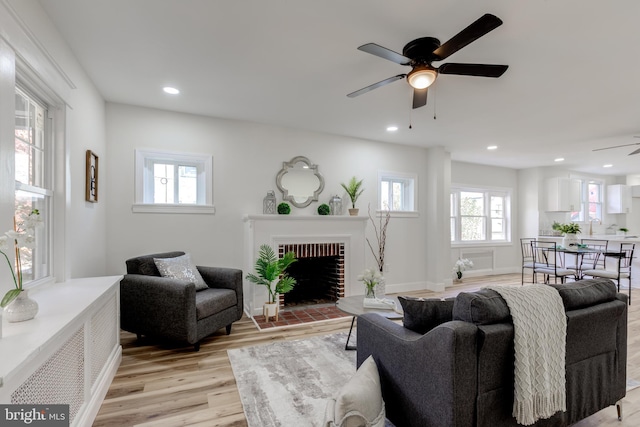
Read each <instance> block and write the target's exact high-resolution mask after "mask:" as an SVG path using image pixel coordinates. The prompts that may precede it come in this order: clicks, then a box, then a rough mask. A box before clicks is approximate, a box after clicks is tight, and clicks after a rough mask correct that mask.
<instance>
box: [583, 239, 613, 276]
mask: <svg viewBox="0 0 640 427" xmlns="http://www.w3.org/2000/svg"><path fill="white" fill-rule="evenodd" d="M580 244H582V245H585V246H586V247H587V248H589V249H593V250H596V251H598V252H599V253H598V252H594V253H586V254H583V255H582V257H581V258H582V259H581V260H580V270H604V268H605V266H606V262H607V260H606V257H605V256H604V255H602V254H603V253H605V252H607V247H608V246H609V241H608V240H602V239H582V240H580Z"/></svg>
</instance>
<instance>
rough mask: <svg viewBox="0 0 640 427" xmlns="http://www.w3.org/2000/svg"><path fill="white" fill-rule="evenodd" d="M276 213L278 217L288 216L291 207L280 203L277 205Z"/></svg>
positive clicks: (285, 203)
mask: <svg viewBox="0 0 640 427" xmlns="http://www.w3.org/2000/svg"><path fill="white" fill-rule="evenodd" d="M278 213H279V214H280V215H289V214H290V213H291V206H289V203H287V202H282V203H280V204H279V205H278Z"/></svg>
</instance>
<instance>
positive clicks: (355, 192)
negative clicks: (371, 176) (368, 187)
mask: <svg viewBox="0 0 640 427" xmlns="http://www.w3.org/2000/svg"><path fill="white" fill-rule="evenodd" d="M362 181H363V180H360V181H358V179H357V178H356V177H355V176H353V177H351V179H350V180H349V183H348V184H345V183H340V185H341V186H342V188H344V191H346V192H347V194H348V195H349V198H350V199H351V209H349V215H351V216H358V209H357V208H356V201H357V200H358V197H360V195H362V192H363V191H364V188H362Z"/></svg>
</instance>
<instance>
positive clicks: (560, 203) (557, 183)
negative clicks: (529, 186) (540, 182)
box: [545, 177, 582, 212]
mask: <svg viewBox="0 0 640 427" xmlns="http://www.w3.org/2000/svg"><path fill="white" fill-rule="evenodd" d="M545 191H546V194H545V197H546V201H547V207H546V211H547V212H575V211H579V210H580V209H581V203H582V197H581V182H580V180H579V179H571V178H562V177H556V178H548V179H547V180H546V181H545Z"/></svg>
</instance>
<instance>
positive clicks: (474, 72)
mask: <svg viewBox="0 0 640 427" xmlns="http://www.w3.org/2000/svg"><path fill="white" fill-rule="evenodd" d="M507 68H509V66H508V65H493V64H457V63H454V62H450V63H448V64H442V65H441V66H440V68H438V73H440V74H458V75H461V76H478V77H500V76H501V75H503V74H504V72H505V71H507Z"/></svg>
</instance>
